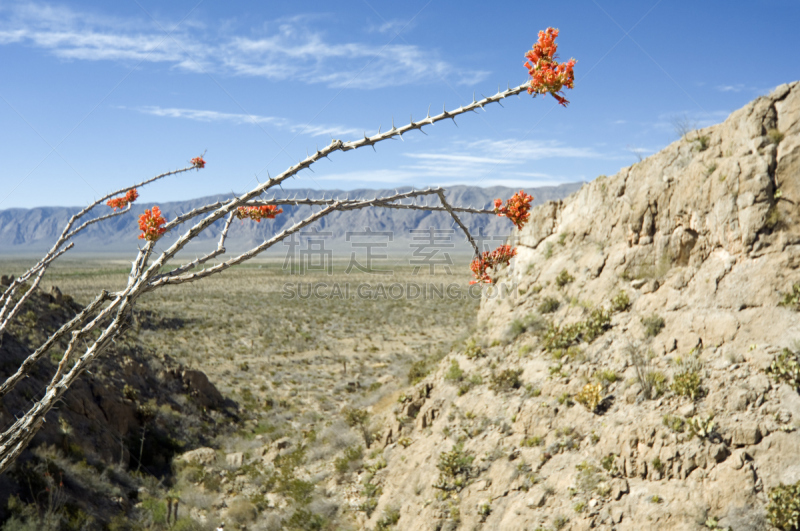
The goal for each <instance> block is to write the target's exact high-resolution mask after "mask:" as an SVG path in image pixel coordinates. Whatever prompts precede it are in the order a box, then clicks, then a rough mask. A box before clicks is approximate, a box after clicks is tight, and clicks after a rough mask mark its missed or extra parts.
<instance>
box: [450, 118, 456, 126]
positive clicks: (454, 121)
mask: <svg viewBox="0 0 800 531" xmlns="http://www.w3.org/2000/svg"><path fill="white" fill-rule="evenodd" d="M450 119H451V120H453V123H454V124H456V127H458V124H457V123H456V117H455V116H451V117H450Z"/></svg>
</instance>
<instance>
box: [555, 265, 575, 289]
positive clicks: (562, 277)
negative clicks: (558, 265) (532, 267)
mask: <svg viewBox="0 0 800 531" xmlns="http://www.w3.org/2000/svg"><path fill="white" fill-rule="evenodd" d="M574 281H575V277H573V276H572V275H570V274H569V271H567V270H566V269H562V270H561V272H560V273H559V274H558V276H557V277H556V286H558V287H559V288H563V287H564V286H566V285H567V284H569V283H570V282H574Z"/></svg>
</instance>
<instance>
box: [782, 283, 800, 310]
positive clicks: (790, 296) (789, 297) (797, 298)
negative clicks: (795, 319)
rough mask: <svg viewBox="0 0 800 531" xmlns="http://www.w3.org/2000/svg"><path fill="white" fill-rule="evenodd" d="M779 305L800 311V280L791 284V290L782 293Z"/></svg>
mask: <svg viewBox="0 0 800 531" xmlns="http://www.w3.org/2000/svg"><path fill="white" fill-rule="evenodd" d="M780 305H781V306H786V307H787V308H791V309H792V310H794V311H800V282H795V283H794V284H792V291H790V292H789V293H784V294H783V299H782V300H781V302H780Z"/></svg>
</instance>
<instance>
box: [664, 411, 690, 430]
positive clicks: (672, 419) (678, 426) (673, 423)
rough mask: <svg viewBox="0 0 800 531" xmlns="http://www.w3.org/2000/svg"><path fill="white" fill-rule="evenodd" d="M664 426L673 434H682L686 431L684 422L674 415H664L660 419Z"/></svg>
mask: <svg viewBox="0 0 800 531" xmlns="http://www.w3.org/2000/svg"><path fill="white" fill-rule="evenodd" d="M661 421H662V423H663V424H664V426H666V427H667V428H669V429H671V430H672V431H674V432H675V433H683V432H684V431H686V420H685V419H682V418H681V417H677V416H675V415H664V417H663V418H662V419H661Z"/></svg>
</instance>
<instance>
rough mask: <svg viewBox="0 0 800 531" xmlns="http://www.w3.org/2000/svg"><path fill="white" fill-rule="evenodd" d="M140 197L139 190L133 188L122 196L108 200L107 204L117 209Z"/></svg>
mask: <svg viewBox="0 0 800 531" xmlns="http://www.w3.org/2000/svg"><path fill="white" fill-rule="evenodd" d="M138 198H139V192H137V191H136V188H134V189H132V190H128V193H127V194H125V195H124V196H122V197H115V198H113V199H109V200H108V201H106V204H107V205H108V206H110V207H111V208H113V209H114V210H115V211H116V210H117V209H118V208H120V209H121V208H125V207H126V206H128V205H129V204H131V203H133V202H134V201H136V200H137V199H138Z"/></svg>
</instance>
